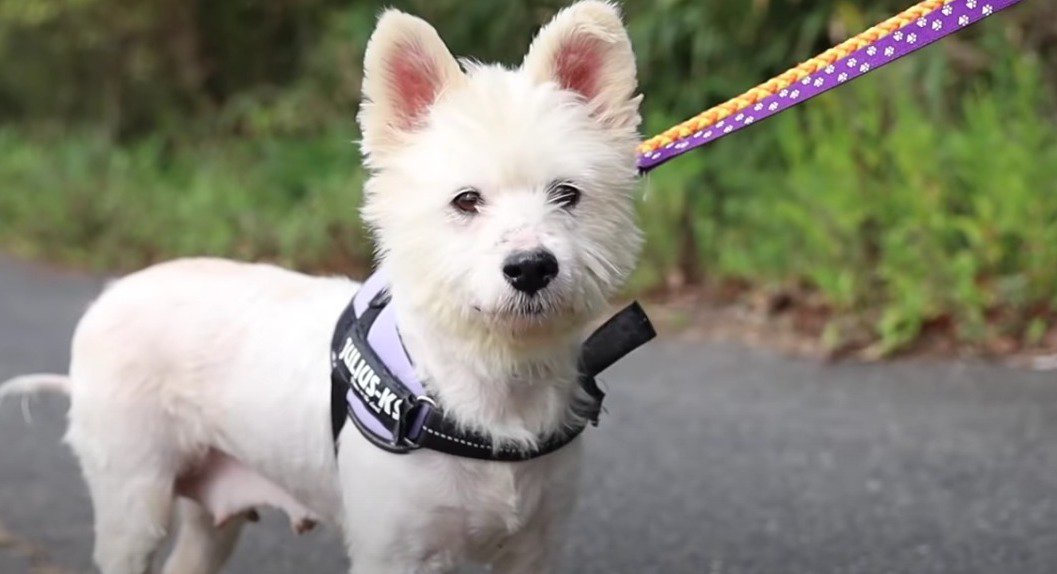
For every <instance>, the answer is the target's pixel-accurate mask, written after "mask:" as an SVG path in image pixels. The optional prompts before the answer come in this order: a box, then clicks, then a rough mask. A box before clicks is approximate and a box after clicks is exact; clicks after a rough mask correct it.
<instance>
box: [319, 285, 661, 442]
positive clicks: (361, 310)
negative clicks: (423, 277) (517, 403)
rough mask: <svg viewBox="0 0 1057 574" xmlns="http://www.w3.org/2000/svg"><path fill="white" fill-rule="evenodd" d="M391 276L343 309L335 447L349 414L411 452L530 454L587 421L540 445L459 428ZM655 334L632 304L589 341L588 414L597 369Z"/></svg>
mask: <svg viewBox="0 0 1057 574" xmlns="http://www.w3.org/2000/svg"><path fill="white" fill-rule="evenodd" d="M387 285H388V281H387V280H386V278H385V276H384V274H383V273H381V272H378V273H375V274H374V275H372V276H371V277H370V278H368V279H367V281H365V282H364V284H363V286H361V288H360V290H359V291H358V292H357V293H356V295H355V296H354V297H353V298H352V301H351V302H350V303H349V305H348V307H347V308H346V309H345V311H344V312H343V313H342V315H341V317H340V318H339V320H338V324H337V326H336V328H335V330H334V337H333V339H332V341H331V425H332V430H333V433H334V441H335V448H337V446H336V445H337V439H338V436H339V435H340V433H341V430H342V429H343V428H344V425H345V420H346V419H351V420H352V422H353V424H354V425H355V426H356V428H357V429H358V430H359V431H360V433H361V434H362V435H363V436H364V437H365V438H366V439H367V440H368V441H370V442H371V443H372V444H374V445H375V446H377V447H378V448H382V449H384V450H387V451H390V452H394V453H406V452H410V451H412V450H415V449H418V448H428V449H432V450H436V451H440V452H445V453H448V454H452V455H455V456H461V457H467V458H477V459H484V460H499V461H518V460H527V459H531V458H535V457H539V456H543V455H545V454H547V453H550V452H553V451H555V450H557V449H559V448H561V447H563V446H565V445H566V444H568V443H570V442H572V440H573V439H574V438H576V437H577V436H578V435H579V434H580V433H581V432H582V431H583V429H584V428H585V427H586V424H584V423H579V424H576V425H575V426H573V427H572V428H570V429H568V431H567V432H565V433H562V434H558V435H554V436H551V437H546V438H544V439H543V440H541V441H540V443H539V445H538V447H537V448H536V449H535V450H531V451H525V450H521V449H513V448H505V447H504V448H500V447H497V446H496V445H495V444H494V443H493V442H492V440H491V439H490V438H489V437H487V436H484V435H482V434H480V433H476V432H473V431H468V430H465V429H462V428H461V427H459V425H457V424H455V422H454V421H452V420H451V419H450V418H449V417H447V416H446V415H445V413H444V411H443V409H441V408H440V407H438V405H437V403H436V402H435V401H434V400H433V399H432V398H431V397H430V396H429V394H428V393H427V392H426V390H425V388H424V386H423V385H422V382H421V381H420V380H419V379H418V376H417V375H416V373H415V369H414V366H413V364H412V362H411V359H410V357H408V355H407V352H406V350H405V349H404V346H403V343H402V342H401V341H400V335H399V332H398V331H397V328H396V321H395V315H394V310H393V308H392V307H391V306H390V305H389V304H388V303H389V294H388V291H387ZM654 336H656V332H655V331H654V330H653V326H652V325H651V324H650V322H649V319H648V318H647V317H646V314H645V313H644V312H643V310H642V308H641V307H640V306H639V305H638V304H637V303H633V304H632V305H630V306H628V307H627V308H625V309H624V310H622V311H621V312H619V313H617V314H616V315H614V316H613V317H612V318H611V319H610V320H609V321H607V322H606V323H605V324H604V325H602V327H600V328H599V329H598V330H596V331H595V332H594V334H592V335H591V336H590V337H589V338H588V339H587V341H585V342H584V344H583V346H582V349H581V359H580V387H581V389H582V390H583V391H584V394H585V395H586V396H587V397H588V401H586V402H584V403H583V404H580V405H576V409H577V413H576V414H577V415H580V417H582V419H583V420H587V421H591V422H592V423H594V424H597V422H598V416H599V414H600V413H601V410H602V400H603V399H604V398H605V394H604V393H603V392H602V390H601V389H599V388H598V385H597V383H596V382H595V376H596V375H598V374H599V373H600V372H602V371H603V370H605V369H606V368H608V367H609V366H610V365H612V364H613V363H615V362H616V361H617V360H619V359H620V358H621V357H623V356H624V355H626V354H628V353H630V352H631V351H633V350H634V349H636V348H638V347H639V346H641V345H642V344H644V343H646V342H647V341H649V340H650V339H652V338H653V337H654Z"/></svg>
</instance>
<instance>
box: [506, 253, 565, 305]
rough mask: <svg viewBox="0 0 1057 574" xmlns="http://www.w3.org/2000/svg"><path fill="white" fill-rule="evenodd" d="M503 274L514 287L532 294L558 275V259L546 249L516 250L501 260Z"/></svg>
mask: <svg viewBox="0 0 1057 574" xmlns="http://www.w3.org/2000/svg"><path fill="white" fill-rule="evenodd" d="M503 276H505V277H506V280H507V283H510V285H511V286H512V287H513V288H514V289H517V290H518V291H521V292H522V293H527V294H529V295H532V294H533V293H535V292H536V291H539V290H540V289H543V288H544V287H546V286H547V284H548V283H550V282H551V280H552V279H554V278H555V277H557V276H558V260H557V259H555V258H554V254H553V253H551V252H550V251H547V250H546V249H538V250H536V251H518V252H516V253H512V254H511V255H510V256H509V257H507V258H506V261H503Z"/></svg>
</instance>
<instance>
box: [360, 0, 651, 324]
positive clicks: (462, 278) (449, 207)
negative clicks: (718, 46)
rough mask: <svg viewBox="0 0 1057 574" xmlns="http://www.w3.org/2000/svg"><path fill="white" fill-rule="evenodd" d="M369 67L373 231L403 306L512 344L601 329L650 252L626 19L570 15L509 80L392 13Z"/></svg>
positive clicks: (365, 109)
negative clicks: (597, 325) (639, 182)
mask: <svg viewBox="0 0 1057 574" xmlns="http://www.w3.org/2000/svg"><path fill="white" fill-rule="evenodd" d="M365 60H366V61H365V64H364V71H365V77H364V83H363V95H364V103H363V106H362V108H361V110H360V114H359V121H360V125H361V128H362V132H363V150H364V152H365V155H366V163H367V166H368V168H369V169H370V171H371V178H370V179H369V181H368V182H367V185H366V203H365V206H364V217H365V220H366V221H367V223H368V224H369V225H370V226H371V228H372V229H373V231H374V233H375V237H376V240H377V242H378V245H379V248H380V252H381V256H382V259H383V261H384V265H385V267H386V268H387V270H388V272H389V274H390V277H391V280H392V291H393V294H394V298H396V299H400V300H401V301H403V304H405V305H410V306H412V307H413V308H414V309H415V310H416V312H422V313H425V314H426V315H427V316H428V317H430V318H431V319H433V320H436V321H440V322H441V324H443V325H446V326H453V327H469V328H471V329H481V328H484V329H487V330H489V331H490V332H492V333H493V334H495V335H503V334H512V335H516V336H519V337H523V336H526V335H531V334H533V333H535V334H541V335H546V334H547V333H552V332H554V331H555V330H557V329H569V328H570V327H575V326H578V325H581V324H582V323H584V322H585V321H587V320H589V319H590V318H592V317H593V316H594V315H595V314H597V313H598V312H599V311H600V310H601V309H602V308H603V307H604V305H605V303H606V300H607V298H608V297H610V296H611V295H613V293H614V292H615V291H616V290H617V289H619V288H620V287H621V285H623V283H624V281H625V279H626V278H627V276H628V274H629V273H630V271H631V269H632V267H633V265H634V262H635V259H636V256H637V255H638V250H639V246H640V243H641V240H640V235H639V232H638V230H637V228H636V226H635V221H634V210H633V199H632V193H633V188H634V185H635V179H636V168H635V145H636V143H637V142H638V134H637V127H638V124H639V121H640V119H639V112H638V107H639V101H640V100H641V97H640V96H636V94H635V91H636V88H637V81H636V72H635V61H634V56H633V54H632V50H631V43H630V41H629V40H628V36H627V33H626V32H625V30H624V27H623V25H622V23H621V20H620V14H619V12H618V11H617V9H616V8H615V7H614V6H613V5H611V4H609V3H607V2H600V1H584V2H580V3H577V4H575V5H573V6H571V7H569V8H567V9H565V10H563V11H562V12H560V13H559V14H557V15H556V16H555V18H554V19H553V20H552V21H551V22H550V23H549V24H548V25H547V26H545V27H544V28H543V29H542V30H541V31H540V33H539V35H538V36H537V37H536V39H535V40H534V41H533V43H532V45H531V47H530V49H529V52H528V55H527V56H526V57H525V60H524V62H523V64H522V65H521V67H520V68H518V69H516V70H508V69H504V68H502V67H499V66H486V65H479V64H476V63H469V62H464V63H463V67H462V68H460V65H459V63H458V62H456V60H455V58H453V57H452V55H451V53H450V52H449V51H448V49H447V48H446V47H445V45H444V43H443V42H442V41H441V39H440V37H439V36H438V35H437V32H436V31H435V30H434V29H433V28H432V27H431V26H430V25H429V24H427V23H426V22H424V21H422V20H420V19H418V18H415V17H413V16H409V15H407V14H403V13H400V12H397V11H388V12H386V13H385V14H384V15H383V16H382V17H381V19H380V21H379V22H378V27H377V29H376V30H375V32H374V34H373V36H372V37H371V40H370V42H369V44H368V46H367V54H366V59H365Z"/></svg>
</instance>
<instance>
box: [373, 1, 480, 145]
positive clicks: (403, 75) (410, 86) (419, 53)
mask: <svg viewBox="0 0 1057 574" xmlns="http://www.w3.org/2000/svg"><path fill="white" fill-rule="evenodd" d="M363 76H364V77H363V100H362V103H361V104H360V113H359V116H358V119H359V122H360V130H361V131H362V132H363V151H364V152H365V153H366V154H367V155H370V156H377V155H378V154H382V153H384V152H386V151H387V150H390V149H393V148H394V147H397V146H399V145H400V143H401V142H402V141H404V140H405V138H406V137H407V135H408V134H410V133H413V132H414V131H415V130H416V129H417V128H419V127H420V126H422V124H423V123H424V122H425V121H426V119H427V117H428V115H429V108H430V107H431V106H432V105H433V103H434V102H436V101H437V98H438V97H439V96H440V95H441V94H442V93H443V92H444V90H446V89H449V88H451V87H453V86H455V85H458V84H461V83H462V82H464V81H465V78H466V77H465V75H464V74H463V73H462V70H460V69H459V64H458V62H456V61H455V58H454V57H453V56H452V55H451V52H449V51H448V47H447V46H445V45H444V42H443V41H442V40H441V39H440V36H439V35H438V34H437V31H436V30H434V29H433V27H432V26H430V25H429V24H427V23H426V21H425V20H422V19H421V18H416V17H414V16H411V15H410V14H405V13H403V12H400V11H398V10H386V11H385V13H383V14H382V16H381V18H379V20H378V26H377V27H376V28H375V29H374V33H373V34H372V35H371V39H370V41H368V42H367V52H366V55H365V56H364V63H363Z"/></svg>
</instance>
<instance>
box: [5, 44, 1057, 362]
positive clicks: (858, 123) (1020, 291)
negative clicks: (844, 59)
mask: <svg viewBox="0 0 1057 574" xmlns="http://www.w3.org/2000/svg"><path fill="white" fill-rule="evenodd" d="M928 61H929V60H928V59H927V58H926V59H925V60H924V62H925V64H926V65H927V64H928ZM1007 64H1008V65H1003V66H1000V67H997V68H996V69H997V70H998V72H996V74H997V75H996V77H992V78H988V79H987V80H988V83H987V88H986V89H984V88H983V87H980V88H978V89H974V90H970V91H968V92H963V93H962V95H959V96H957V97H952V96H950V95H949V94H946V93H943V92H942V91H940V92H938V93H933V94H932V96H931V97H930V96H929V93H928V91H929V89H930V87H929V86H928V85H927V84H926V85H922V82H920V81H919V80H920V76H919V75H916V74H918V72H919V71H920V70H919V68H918V67H910V66H893V68H892V69H887V70H883V71H880V72H878V73H877V74H876V75H875V76H874V77H873V78H872V79H870V80H866V81H861V82H857V83H855V84H852V85H851V86H849V87H846V88H843V89H841V90H838V91H837V92H836V93H834V94H830V95H827V96H824V97H821V98H819V99H817V100H815V101H813V102H812V103H811V104H809V105H806V106H801V107H800V108H798V109H797V110H796V111H794V112H791V113H787V114H783V115H782V116H779V117H778V118H775V119H773V120H770V121H768V122H766V123H765V124H763V125H761V126H757V127H754V128H752V129H750V130H747V131H746V132H745V133H743V134H739V135H738V136H736V137H732V138H729V139H728V140H726V141H724V142H721V143H718V144H716V145H713V146H711V147H709V148H708V149H707V150H704V151H700V152H697V153H695V154H692V155H690V156H687V157H685V158H681V159H679V160H677V161H675V162H672V163H670V164H667V165H665V166H664V167H662V168H660V169H658V170H657V171H656V172H654V173H653V174H651V175H650V176H649V177H648V178H646V179H645V180H644V182H643V186H642V191H643V193H642V194H641V196H642V199H641V201H640V205H639V210H640V215H641V221H642V226H643V229H644V230H645V233H646V236H647V239H648V242H647V246H646V250H645V253H644V256H643V259H642V263H641V265H640V268H639V271H638V272H637V274H636V275H635V277H634V278H633V280H632V284H631V285H632V286H631V289H632V290H634V291H643V290H653V291H656V290H659V289H662V288H663V287H664V286H666V285H670V284H671V283H672V282H673V281H675V282H676V283H684V284H690V285H708V284H721V283H723V282H736V283H737V284H739V285H748V286H750V288H753V289H775V288H779V289H782V288H793V289H796V290H798V291H801V292H803V291H808V292H812V293H815V294H816V295H817V298H818V300H821V301H822V302H823V304H824V307H825V308H826V309H827V310H828V311H829V313H830V316H831V317H832V321H831V322H830V324H829V327H827V328H826V329H825V330H824V333H823V334H822V335H821V336H822V337H823V338H824V339H825V341H826V342H827V343H829V344H833V345H841V344H843V342H845V341H846V340H847V339H849V338H851V337H853V336H857V335H855V334H856V333H862V332H863V331H865V332H867V333H869V335H870V337H872V340H873V341H874V349H875V350H876V351H877V352H879V353H888V352H892V351H895V350H898V349H901V348H904V347H905V346H907V345H909V344H911V343H912V342H913V341H914V340H915V339H916V338H917V337H919V336H920V334H921V333H922V331H923V329H925V328H926V327H928V326H929V325H930V324H936V323H943V324H946V325H950V330H951V332H952V334H953V335H954V336H955V337H956V338H957V339H959V340H960V341H963V342H967V343H983V342H986V341H989V340H993V339H996V338H1005V339H1007V340H1008V339H1012V340H1015V341H1019V342H1021V343H1023V344H1033V343H1035V342H1037V341H1038V340H1039V339H1041V338H1042V337H1043V336H1044V335H1045V334H1046V333H1047V332H1048V331H1049V330H1050V329H1051V328H1052V327H1053V325H1051V321H1052V319H1053V317H1054V309H1055V308H1057V189H1055V187H1057V128H1055V126H1054V121H1053V117H1052V110H1053V106H1052V102H1050V101H1048V99H1047V95H1046V91H1045V89H1044V87H1043V82H1042V81H1041V80H1040V78H1039V75H1038V71H1037V68H1038V66H1037V65H1036V63H1035V62H1033V61H1032V60H1031V59H1030V58H1028V57H1013V58H1009V59H1008V61H1007ZM937 85H943V83H942V82H940V83H939V84H937ZM983 85H984V84H982V83H981V86H983ZM892 86H916V87H915V89H909V88H908V89H892ZM933 91H935V90H933ZM677 119H678V118H672V117H664V116H651V117H650V118H649V123H650V126H649V127H650V128H654V129H656V128H660V127H663V126H665V125H667V124H670V123H672V122H674V121H675V120H677ZM257 132H258V133H257V134H256V135H255V136H253V137H234V136H225V137H212V138H205V137H197V138H194V137H190V136H183V137H176V136H170V137H161V136H158V137H154V138H148V139H140V140H136V141H133V142H127V143H123V144H121V145H115V144H113V143H111V142H110V141H109V140H108V139H106V138H104V137H101V136H98V135H93V134H92V133H91V132H88V131H80V132H78V131H72V132H71V133H66V134H63V135H62V136H61V137H57V136H55V135H52V136H48V137H44V136H33V135H31V134H32V132H31V131H30V130H28V129H26V128H8V129H5V130H0V247H2V248H4V249H6V250H11V251H15V252H17V253H20V254H23V255H26V256H30V257H36V258H43V259H49V260H56V261H61V262H67V263H73V264H76V265H80V266H89V267H93V268H105V269H131V268H135V267H139V266H142V265H144V264H147V263H149V262H151V261H156V260H160V259H165V258H170V257H176V256H182V255H191V254H210V255H222V256H231V257H237V258H244V259H267V260H273V261H277V262H279V263H282V264H285V265H290V266H294V267H298V268H302V269H314V270H350V269H353V268H357V267H363V266H365V265H368V264H369V262H370V254H371V246H370V244H369V241H368V239H367V237H366V236H365V234H364V231H363V230H362V227H361V223H360V220H359V216H358V207H359V204H360V199H361V198H360V193H361V186H362V181H363V174H362V172H361V170H360V167H359V157H358V154H357V151H356V148H355V146H354V145H353V144H352V143H351V140H352V139H353V138H354V135H353V134H350V133H337V132H335V133H329V132H325V133H323V134H321V135H314V136H307V135H306V136H298V135H295V134H291V133H289V132H286V133H285V135H268V130H257Z"/></svg>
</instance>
